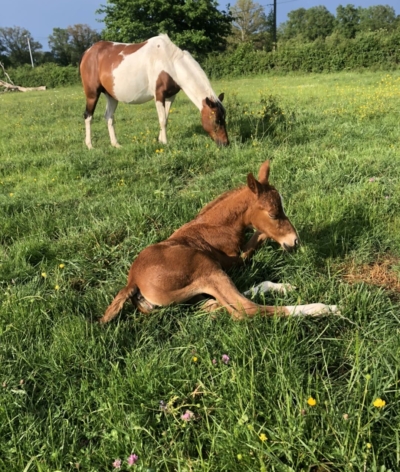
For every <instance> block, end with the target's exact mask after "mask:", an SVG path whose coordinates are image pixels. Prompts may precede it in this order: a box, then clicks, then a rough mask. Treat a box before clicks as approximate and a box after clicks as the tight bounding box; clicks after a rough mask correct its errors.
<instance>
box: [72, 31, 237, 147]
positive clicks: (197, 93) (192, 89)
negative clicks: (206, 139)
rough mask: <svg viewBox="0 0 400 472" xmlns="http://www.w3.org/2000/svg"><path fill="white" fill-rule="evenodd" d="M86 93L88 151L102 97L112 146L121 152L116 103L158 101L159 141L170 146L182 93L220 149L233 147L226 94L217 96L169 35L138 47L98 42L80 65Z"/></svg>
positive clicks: (187, 54) (197, 68)
mask: <svg viewBox="0 0 400 472" xmlns="http://www.w3.org/2000/svg"><path fill="white" fill-rule="evenodd" d="M80 73H81V78H82V83H83V88H84V90H85V94H86V110H85V113H84V117H85V124H86V146H87V147H88V148H89V149H92V141H91V136H90V122H91V121H92V116H93V113H94V110H95V108H96V104H97V101H98V99H99V96H100V93H102V92H103V93H104V94H105V96H106V98H107V108H106V113H105V119H106V121H107V124H108V131H109V133H110V140H111V144H112V146H115V147H119V144H118V142H117V138H116V137H115V131H114V112H115V110H116V108H117V105H118V102H124V103H133V104H140V103H145V102H148V101H149V100H151V99H152V98H154V99H155V101H156V108H157V113H158V120H159V122H160V128H161V131H160V134H159V137H158V139H159V141H160V142H162V143H163V144H166V143H167V131H166V129H167V120H168V113H169V110H170V107H171V104H172V102H173V101H174V99H175V96H176V94H177V93H178V92H179V90H180V89H182V90H183V91H184V92H185V93H186V95H187V96H188V97H189V98H190V100H191V101H192V102H193V103H194V104H195V105H196V106H197V108H198V109H199V110H200V112H201V122H202V125H203V128H204V129H205V131H207V133H208V134H209V135H210V136H211V138H212V139H213V140H214V141H215V142H216V143H217V144H218V145H222V146H225V145H227V144H228V143H229V141H228V135H227V132H226V126H225V109H224V107H223V105H222V103H221V102H222V100H223V98H224V94H221V95H220V96H219V97H217V95H216V94H215V92H214V91H213V89H212V87H211V84H210V81H209V80H208V78H207V76H206V74H205V73H204V71H203V69H202V68H201V67H200V65H199V64H198V63H197V62H196V61H195V60H194V59H193V57H192V56H191V55H190V54H189V53H188V52H187V51H182V50H181V49H179V48H178V47H177V46H175V44H173V43H172V42H171V40H170V39H169V38H168V36H167V35H166V34H162V35H160V36H156V37H154V38H151V39H149V40H148V41H145V42H144V43H140V44H124V43H113V42H109V41H99V42H98V43H95V44H94V45H93V46H92V47H91V48H89V49H88V50H87V51H86V52H85V53H84V55H83V57H82V60H81V64H80Z"/></svg>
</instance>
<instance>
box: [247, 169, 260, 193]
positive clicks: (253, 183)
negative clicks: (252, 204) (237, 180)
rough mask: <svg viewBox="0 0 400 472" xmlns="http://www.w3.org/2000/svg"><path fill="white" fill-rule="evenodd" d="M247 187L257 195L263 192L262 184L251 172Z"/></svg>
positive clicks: (248, 176)
mask: <svg viewBox="0 0 400 472" xmlns="http://www.w3.org/2000/svg"><path fill="white" fill-rule="evenodd" d="M247 186H248V187H249V189H250V190H251V191H252V192H253V193H255V194H256V195H259V194H260V192H261V190H262V189H261V184H260V182H258V180H257V179H256V178H255V177H254V175H253V174H252V173H251V172H250V174H248V175H247Z"/></svg>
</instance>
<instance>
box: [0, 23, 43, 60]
mask: <svg viewBox="0 0 400 472" xmlns="http://www.w3.org/2000/svg"><path fill="white" fill-rule="evenodd" d="M28 38H29V42H30V45H31V51H32V57H33V60H34V62H37V61H40V59H41V54H42V53H41V51H40V50H41V48H42V45H41V44H40V43H39V42H37V41H35V40H34V39H33V38H32V35H31V33H30V32H29V31H28V30H27V29H25V28H21V27H19V26H14V27H12V28H0V44H1V47H2V50H3V51H2V54H3V55H4V56H6V58H7V61H8V63H9V64H10V65H12V66H20V65H22V64H30V63H31V58H30V55H29V47H28Z"/></svg>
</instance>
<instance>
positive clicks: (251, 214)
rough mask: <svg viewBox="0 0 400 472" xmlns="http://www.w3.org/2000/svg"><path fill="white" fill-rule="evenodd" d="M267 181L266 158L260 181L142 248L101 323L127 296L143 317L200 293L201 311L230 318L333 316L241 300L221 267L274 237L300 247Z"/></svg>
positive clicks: (316, 307) (279, 287) (313, 308)
mask: <svg viewBox="0 0 400 472" xmlns="http://www.w3.org/2000/svg"><path fill="white" fill-rule="evenodd" d="M268 176H269V161H266V162H264V164H262V165H261V167H260V171H259V176H258V180H256V179H255V177H254V176H253V174H249V175H248V176H247V186H245V187H241V188H238V189H236V190H232V191H230V192H226V193H224V194H223V195H221V196H220V197H219V198H217V199H216V200H214V201H213V202H211V203H209V204H208V205H207V206H206V207H205V208H203V210H202V211H201V212H200V213H199V214H198V215H197V216H196V218H195V219H194V220H192V221H190V222H189V223H186V224H185V225H183V226H182V227H181V228H179V229H178V230H176V231H175V232H174V233H173V234H172V236H170V237H169V238H168V239H167V240H165V241H162V242H160V243H157V244H153V245H152V246H149V247H147V248H146V249H144V250H143V251H142V252H141V253H140V254H139V255H138V257H137V258H136V260H135V261H134V263H133V264H132V266H131V269H130V271H129V275H128V283H127V286H126V287H125V288H123V289H122V290H121V291H120V292H119V293H118V295H117V296H116V297H115V298H114V300H113V302H112V303H111V305H110V306H109V307H108V309H107V311H106V312H105V314H104V316H103V317H102V318H101V319H100V322H101V323H107V322H108V321H110V320H111V319H113V318H114V317H115V316H116V315H117V314H118V312H119V311H120V310H121V308H122V306H123V304H124V302H125V301H126V300H127V299H128V298H130V299H131V301H132V302H133V304H134V305H135V306H136V307H137V308H138V309H139V310H140V311H141V312H143V313H150V312H151V311H153V310H154V309H156V308H157V307H161V306H167V305H172V304H177V303H184V302H198V301H199V300H200V299H201V297H202V296H204V295H207V296H208V297H212V299H211V300H208V301H207V302H206V303H205V305H204V306H203V308H205V309H207V310H208V311H213V310H215V309H219V308H221V307H223V308H225V309H226V310H228V312H229V313H230V314H231V315H232V317H233V318H235V319H242V318H245V317H246V316H254V315H255V314H256V313H260V314H262V315H267V316H272V315H274V314H277V315H280V316H289V315H319V314H323V313H328V312H333V313H334V312H337V308H336V306H328V305H323V304H322V303H314V304H311V305H297V306H283V307H274V306H263V305H257V304H256V303H253V302H252V301H250V300H249V299H248V298H246V297H245V296H244V295H242V294H241V293H240V292H239V291H238V290H237V288H236V287H235V285H234V284H233V282H232V280H231V279H230V278H229V277H228V275H227V274H226V272H225V270H226V269H228V268H230V267H232V266H233V265H236V264H242V263H243V262H244V260H245V259H247V258H248V257H249V256H251V255H252V253H253V252H254V251H255V250H256V249H257V247H258V246H259V245H260V244H261V243H262V242H263V241H264V240H265V239H266V238H272V239H274V240H275V241H277V242H278V243H279V244H280V245H281V246H282V247H283V248H284V249H285V250H290V249H294V248H295V247H296V246H297V245H298V236H297V232H296V230H295V229H294V227H293V225H292V224H291V222H290V221H289V219H288V217H287V216H286V215H285V213H284V211H283V207H282V201H281V197H280V195H279V193H278V192H277V191H276V189H275V188H274V187H273V186H272V185H270V184H269V182H268ZM250 227H251V228H254V229H255V230H256V231H255V233H254V234H253V236H252V237H251V239H250V240H249V241H248V242H247V244H244V241H243V239H244V235H245V231H246V228H250ZM290 289H292V287H291V286H290V285H284V284H274V283H272V282H263V283H262V284H260V285H258V286H257V287H255V288H254V289H253V291H256V292H260V291H262V292H266V291H269V290H276V291H281V292H286V290H290ZM249 293H251V291H248V292H245V295H247V294H249Z"/></svg>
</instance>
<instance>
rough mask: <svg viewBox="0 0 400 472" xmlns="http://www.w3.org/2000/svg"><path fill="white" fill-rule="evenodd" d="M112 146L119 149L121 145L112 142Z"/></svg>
mask: <svg viewBox="0 0 400 472" xmlns="http://www.w3.org/2000/svg"><path fill="white" fill-rule="evenodd" d="M111 146H112V147H115V148H117V149H120V148H121V147H122V146H121V145H120V144H119V143H114V144H111Z"/></svg>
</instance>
